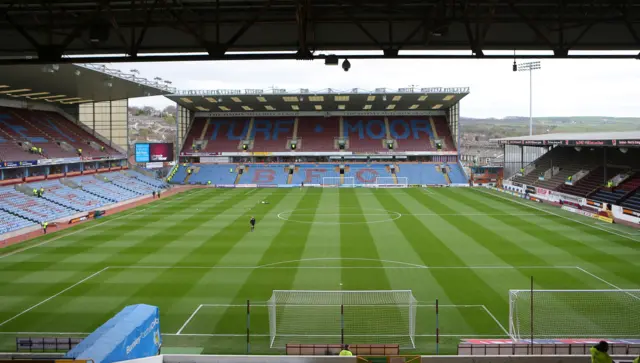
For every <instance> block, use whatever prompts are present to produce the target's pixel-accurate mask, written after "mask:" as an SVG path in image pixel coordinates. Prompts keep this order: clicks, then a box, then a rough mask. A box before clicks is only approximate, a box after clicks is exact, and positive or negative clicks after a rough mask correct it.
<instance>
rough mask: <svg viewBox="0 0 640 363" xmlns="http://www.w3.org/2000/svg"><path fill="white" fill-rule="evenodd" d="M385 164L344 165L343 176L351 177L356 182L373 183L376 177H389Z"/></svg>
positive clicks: (389, 173)
mask: <svg viewBox="0 0 640 363" xmlns="http://www.w3.org/2000/svg"><path fill="white" fill-rule="evenodd" d="M391 175H392V174H391V172H390V171H389V169H388V166H387V165H385V164H371V165H366V164H351V165H347V166H346V167H345V173H344V176H345V177H353V178H354V182H355V183H356V184H375V182H376V178H378V177H391Z"/></svg>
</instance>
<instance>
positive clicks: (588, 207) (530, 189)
mask: <svg viewBox="0 0 640 363" xmlns="http://www.w3.org/2000/svg"><path fill="white" fill-rule="evenodd" d="M487 188H489V189H493V190H497V191H500V192H504V193H507V194H511V195H513V196H516V197H519V198H524V199H529V200H532V201H535V202H539V203H548V204H552V205H555V206H558V207H561V208H562V209H564V210H566V211H568V212H572V213H577V214H581V215H584V216H587V217H591V218H594V219H597V220H598V221H599V222H602V223H622V224H625V225H629V226H632V227H638V226H639V225H640V211H635V210H632V209H629V208H626V207H622V206H619V205H613V204H612V205H611V210H608V209H607V203H603V202H599V201H597V200H591V199H588V198H583V197H578V196H575V195H571V194H566V193H560V192H556V191H554V190H548V189H544V188H540V187H534V186H531V185H525V184H520V183H516V182H512V181H510V180H506V181H504V183H503V187H502V188H501V189H500V188H495V187H489V186H487Z"/></svg>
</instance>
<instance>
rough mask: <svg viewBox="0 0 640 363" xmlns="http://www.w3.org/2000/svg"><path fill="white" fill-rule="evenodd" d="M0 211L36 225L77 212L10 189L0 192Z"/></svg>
mask: <svg viewBox="0 0 640 363" xmlns="http://www.w3.org/2000/svg"><path fill="white" fill-rule="evenodd" d="M0 209H1V210H4V211H5V212H9V213H11V214H14V215H16V216H19V217H22V218H24V219H28V220H30V221H33V222H37V223H42V222H44V221H51V220H55V219H58V218H61V217H66V216H69V215H72V214H74V213H76V212H77V211H75V210H73V209H70V208H68V207H64V206H61V205H58V204H55V203H53V202H51V201H48V200H46V199H43V198H35V197H32V196H27V195H25V194H23V193H21V192H18V191H16V190H11V189H3V190H1V191H0Z"/></svg>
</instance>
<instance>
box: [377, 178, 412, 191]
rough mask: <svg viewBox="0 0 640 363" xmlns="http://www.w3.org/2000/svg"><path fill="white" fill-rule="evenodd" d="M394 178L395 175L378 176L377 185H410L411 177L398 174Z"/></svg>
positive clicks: (380, 186)
mask: <svg viewBox="0 0 640 363" xmlns="http://www.w3.org/2000/svg"><path fill="white" fill-rule="evenodd" d="M396 179H397V181H398V182H397V183H396V180H394V178H393V177H390V176H379V177H376V182H375V184H374V185H375V186H376V188H406V187H408V186H409V178H407V177H406V176H398V177H396Z"/></svg>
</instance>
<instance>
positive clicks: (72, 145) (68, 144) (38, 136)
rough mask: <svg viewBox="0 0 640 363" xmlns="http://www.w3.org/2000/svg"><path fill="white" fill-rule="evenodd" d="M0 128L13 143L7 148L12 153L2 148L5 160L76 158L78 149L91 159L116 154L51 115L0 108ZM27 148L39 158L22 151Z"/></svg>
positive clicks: (61, 119)
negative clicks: (35, 150) (37, 150)
mask: <svg viewBox="0 0 640 363" xmlns="http://www.w3.org/2000/svg"><path fill="white" fill-rule="evenodd" d="M0 125H2V126H3V127H2V129H3V132H4V133H5V135H7V136H8V137H9V138H10V141H13V142H11V143H9V145H10V146H13V149H14V150H8V148H7V147H6V145H4V147H3V149H5V150H3V152H2V154H3V155H4V159H5V160H11V161H20V160H38V159H42V158H45V157H46V158H49V159H55V158H69V157H76V156H78V152H77V150H78V149H82V152H83V155H86V156H94V157H100V156H109V155H110V153H114V154H115V153H117V152H116V151H115V150H114V149H112V148H110V147H109V146H108V145H106V144H104V143H103V142H102V141H100V140H99V139H97V138H96V137H94V136H92V135H90V134H89V133H87V132H86V131H84V130H83V129H82V128H80V127H79V126H77V125H75V124H73V123H72V122H70V121H68V120H66V119H65V118H64V117H62V116H60V115H58V114H56V113H55V112H46V111H36V110H25V109H18V108H7V107H2V108H0ZM30 146H34V147H38V148H42V152H43V153H42V155H34V154H32V153H30V152H24V151H25V150H28V149H29V147H30ZM103 148H104V151H103V150H102V149H103ZM20 151H23V152H22V153H21V152H20Z"/></svg>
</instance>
